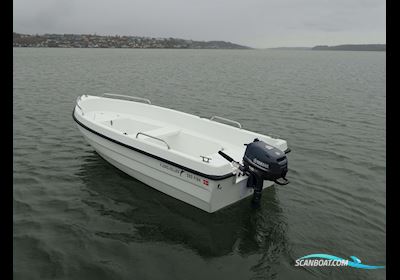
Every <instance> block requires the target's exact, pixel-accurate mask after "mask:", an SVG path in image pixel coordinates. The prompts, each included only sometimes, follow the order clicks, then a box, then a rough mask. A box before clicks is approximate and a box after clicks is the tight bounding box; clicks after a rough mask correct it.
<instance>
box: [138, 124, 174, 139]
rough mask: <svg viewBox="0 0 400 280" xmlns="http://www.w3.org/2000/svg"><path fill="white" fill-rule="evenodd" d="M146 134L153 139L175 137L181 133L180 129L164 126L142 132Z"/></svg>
mask: <svg viewBox="0 0 400 280" xmlns="http://www.w3.org/2000/svg"><path fill="white" fill-rule="evenodd" d="M142 132H144V133H146V134H149V135H151V136H154V137H161V136H172V135H177V134H179V133H180V132H181V129H179V128H176V127H173V126H166V127H161V128H157V129H153V130H147V131H142Z"/></svg>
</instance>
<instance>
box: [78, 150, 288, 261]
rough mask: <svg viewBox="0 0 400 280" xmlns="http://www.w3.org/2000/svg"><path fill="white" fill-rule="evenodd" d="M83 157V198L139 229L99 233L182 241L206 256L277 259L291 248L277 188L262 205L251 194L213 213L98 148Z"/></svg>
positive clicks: (132, 239) (143, 239)
mask: <svg viewBox="0 0 400 280" xmlns="http://www.w3.org/2000/svg"><path fill="white" fill-rule="evenodd" d="M83 162H84V163H83V166H82V168H81V170H80V171H79V174H77V175H78V176H79V177H81V179H82V180H83V182H84V190H85V191H87V192H88V193H89V195H88V196H87V197H86V198H84V199H83V202H84V203H85V204H86V205H88V206H90V208H92V209H94V210H95V212H97V213H99V214H100V215H106V216H108V217H112V219H116V220H118V221H119V222H123V223H128V224H129V225H130V227H131V228H133V229H132V230H131V232H129V233H126V232H125V233H120V234H119V233H115V232H97V233H96V234H97V236H101V237H103V238H110V239H117V240H120V241H122V242H128V243H129V242H166V243H170V244H180V245H183V246H185V247H186V248H190V249H191V250H194V251H195V252H197V254H199V255H200V256H202V257H204V258H209V257H220V256H224V255H228V254H230V253H238V254H240V255H242V256H243V255H251V254H261V255H262V256H261V259H260V261H263V260H264V259H265V258H268V260H269V261H274V259H275V258H279V255H280V254H281V253H282V252H283V251H286V250H287V249H286V247H287V245H286V236H285V232H286V223H285V221H284V218H283V216H282V211H281V209H280V207H279V203H278V201H277V199H276V195H275V188H274V187H271V188H269V189H266V190H265V191H264V195H263V198H262V203H261V208H260V209H258V210H253V209H252V208H251V207H250V200H251V198H247V199H244V200H242V201H240V202H238V203H237V204H234V205H231V206H229V207H227V208H225V209H222V210H221V211H218V212H216V213H212V214H209V213H206V212H204V211H202V210H200V209H197V208H195V207H193V206H190V205H188V204H186V203H184V202H181V201H179V200H177V199H174V198H172V197H170V196H168V195H165V194H163V193H161V192H159V191H157V190H155V189H153V188H150V187H148V186H146V185H144V184H143V183H141V182H139V181H137V180H135V179H133V178H132V177H130V176H129V175H126V174H125V173H123V172H122V171H119V170H118V169H117V168H115V167H114V166H112V165H110V164H108V163H107V162H105V161H104V160H103V159H102V158H101V157H100V156H99V155H98V154H96V153H95V152H93V154H91V155H89V156H86V157H85V158H83ZM115 205H124V207H122V208H123V210H121V209H119V210H118V211H116V210H115ZM271 246H272V247H273V248H272V247H271Z"/></svg>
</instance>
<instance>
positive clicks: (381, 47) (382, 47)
mask: <svg viewBox="0 0 400 280" xmlns="http://www.w3.org/2000/svg"><path fill="white" fill-rule="evenodd" d="M269 50H302V51H309V50H312V51H379V52H384V51H386V44H358V45H351V44H348V45H337V46H325V45H324V46H315V47H312V48H309V47H278V48H269Z"/></svg>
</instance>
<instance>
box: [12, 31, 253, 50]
mask: <svg viewBox="0 0 400 280" xmlns="http://www.w3.org/2000/svg"><path fill="white" fill-rule="evenodd" d="M13 47H31V48H99V49H100V48H102V49H103V48H107V49H108V48H116V49H119V48H122V49H252V48H250V47H247V46H242V45H238V44H234V43H231V42H225V41H193V40H184V39H177V38H153V37H138V36H118V35H116V36H101V35H96V34H94V35H91V34H44V35H29V34H19V33H16V32H13Z"/></svg>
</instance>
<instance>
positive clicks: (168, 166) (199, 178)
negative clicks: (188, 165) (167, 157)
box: [160, 162, 209, 186]
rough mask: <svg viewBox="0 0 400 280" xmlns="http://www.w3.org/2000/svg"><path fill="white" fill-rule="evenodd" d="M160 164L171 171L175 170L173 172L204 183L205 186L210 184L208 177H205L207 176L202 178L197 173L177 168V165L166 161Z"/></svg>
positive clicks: (184, 177)
mask: <svg viewBox="0 0 400 280" xmlns="http://www.w3.org/2000/svg"><path fill="white" fill-rule="evenodd" d="M160 166H161V167H162V168H164V169H166V170H168V171H170V172H173V173H175V174H177V175H179V176H180V177H182V178H183V179H188V180H190V181H194V182H195V183H198V184H201V185H204V186H208V184H209V182H208V179H205V178H202V177H200V176H197V175H195V174H192V173H189V172H186V171H185V170H183V169H180V168H177V167H175V166H172V165H169V164H166V163H164V162H160Z"/></svg>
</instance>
